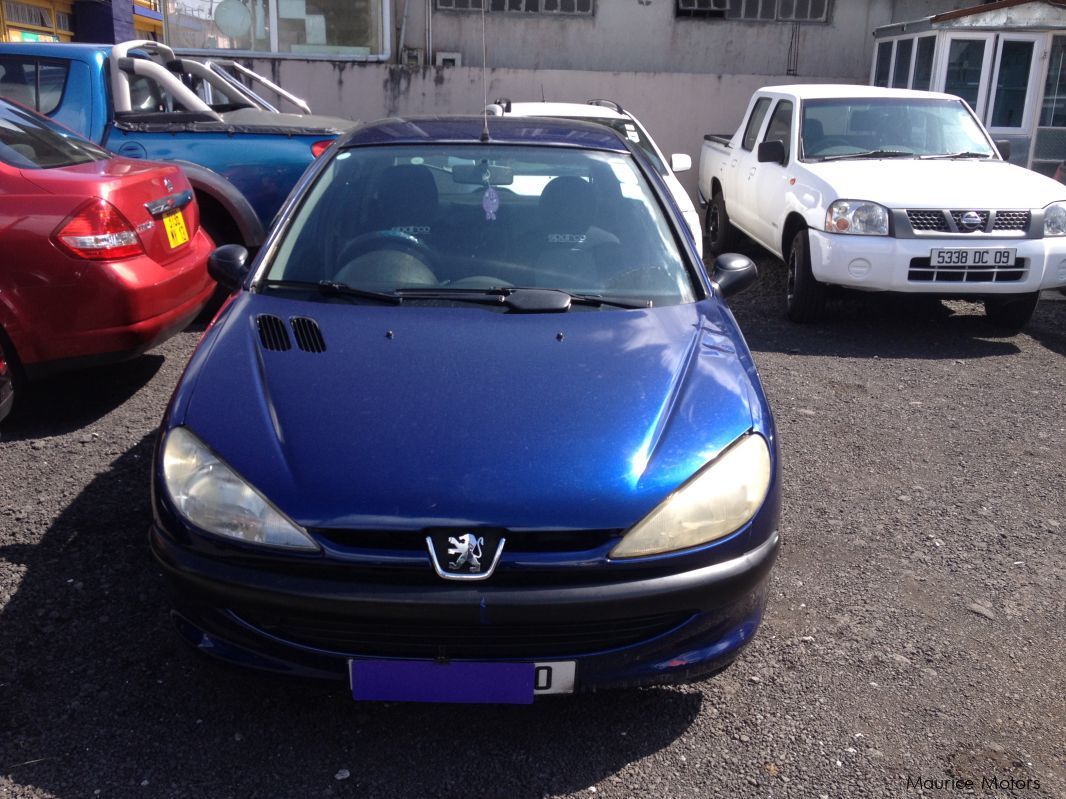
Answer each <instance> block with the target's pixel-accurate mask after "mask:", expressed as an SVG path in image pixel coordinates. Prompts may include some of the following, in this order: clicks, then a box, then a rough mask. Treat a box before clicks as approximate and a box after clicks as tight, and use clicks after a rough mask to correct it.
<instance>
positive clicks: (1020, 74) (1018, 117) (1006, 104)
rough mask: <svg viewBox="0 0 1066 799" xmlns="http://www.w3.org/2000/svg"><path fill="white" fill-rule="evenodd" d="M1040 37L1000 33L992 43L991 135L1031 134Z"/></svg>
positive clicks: (1041, 40) (1037, 80)
mask: <svg viewBox="0 0 1066 799" xmlns="http://www.w3.org/2000/svg"><path fill="white" fill-rule="evenodd" d="M1046 38H1047V37H1046V36H1044V35H1032V34H1029V35H1024V34H1008V33H1005V34H1002V35H1000V36H999V41H998V42H997V44H996V58H995V66H994V68H993V70H992V84H991V85H992V92H991V100H990V108H989V110H988V117H987V119H986V120H985V122H986V124H987V125H988V129H989V130H990V131H991V132H992V133H1026V134H1030V135H1031V134H1032V130H1033V117H1034V116H1035V115H1036V114H1035V112H1036V108H1035V100H1036V95H1037V92H1038V89H1039V78H1040V74H1039V69H1038V65H1039V56H1040V53H1041V51H1042V50H1043V49H1044V48H1043V47H1042V45H1043V44H1044V41H1045V39H1046Z"/></svg>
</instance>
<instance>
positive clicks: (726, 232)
mask: <svg viewBox="0 0 1066 799" xmlns="http://www.w3.org/2000/svg"><path fill="white" fill-rule="evenodd" d="M703 230H704V233H705V234H706V236H707V250H708V251H709V252H710V254H711V255H721V254H722V253H724V252H726V251H728V250H731V249H733V248H734V247H736V244H737V239H738V238H739V235H738V233H737V229H736V228H735V227H733V225H732V224H731V223H730V221H729V214H727V213H726V210H725V197H723V196H722V192H717V193H716V194H715V195H714V197H712V198H711V204H710V205H708V206H707V215H706V217H705V219H704V223H703Z"/></svg>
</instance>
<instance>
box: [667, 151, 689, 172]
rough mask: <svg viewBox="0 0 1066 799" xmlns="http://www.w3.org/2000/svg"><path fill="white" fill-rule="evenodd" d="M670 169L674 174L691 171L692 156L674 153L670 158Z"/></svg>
mask: <svg viewBox="0 0 1066 799" xmlns="http://www.w3.org/2000/svg"><path fill="white" fill-rule="evenodd" d="M670 169H672V170H673V171H674V172H688V171H689V170H690V169H692V156H690V155H689V154H688V153H674V154H673V155H671V156H670Z"/></svg>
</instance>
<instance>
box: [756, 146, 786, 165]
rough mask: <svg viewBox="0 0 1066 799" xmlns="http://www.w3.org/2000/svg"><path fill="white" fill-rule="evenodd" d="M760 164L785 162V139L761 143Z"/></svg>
mask: <svg viewBox="0 0 1066 799" xmlns="http://www.w3.org/2000/svg"><path fill="white" fill-rule="evenodd" d="M758 157H759V163H760V164H766V163H770V164H782V165H783V164H784V163H785V143H784V142H783V141H764V142H762V143H761V144H760V145H759V154H758Z"/></svg>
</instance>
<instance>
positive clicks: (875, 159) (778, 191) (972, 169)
mask: <svg viewBox="0 0 1066 799" xmlns="http://www.w3.org/2000/svg"><path fill="white" fill-rule="evenodd" d="M1004 145H1005V143H1003V144H1002V145H1001V146H999V147H998V148H997V144H996V143H995V142H993V140H992V138H991V136H990V135H989V133H988V131H987V130H985V128H984V127H983V126H982V125H981V123H980V121H979V120H978V119H977V117H976V116H975V115H974V114H973V112H972V110H971V109H970V108H969V106H967V105H966V103H964V102H963V101H962V100H960V99H959V98H958V97H954V96H952V95H947V94H938V93H933V92H916V91H907V90H903V89H880V88H874V87H866V86H825V85H797V86H771V87H768V88H765V89H761V90H759V91H757V92H756V93H755V95H754V96H753V97H752V99H751V103H750V104H749V106H748V111H747V113H746V114H745V116H744V121H743V122H742V123H741V126H740V128H739V129H738V130H737V131H736V132H735V133H734V134H732V135H731V136H714V135H708V136H706V137H705V141H704V144H703V150H702V153H701V156H700V168H699V188H700V195H701V197H702V198H703V199H704V200H705V202H706V204H707V206H708V207H707V215H706V232H707V238H708V247H709V249H710V251H711V252H712V253H717V252H722V251H724V250H727V249H729V248H730V247H732V246H733V244H734V242H735V240H736V234H737V233H738V232H743V233H745V234H747V235H748V236H750V237H751V238H752V239H753V240H754V241H755V242H757V243H758V244H760V245H762V246H763V247H765V248H766V249H767V250H769V251H770V252H772V253H773V254H774V255H777V256H779V257H781V258H783V259H784V260H785V262H786V264H787V266H788V282H787V286H788V288H787V302H788V314H789V316H790V317H791V318H792V319H794V320H795V321H799V322H813V321H816V320H817V319H819V318H820V317H821V316H822V313H823V312H824V309H825V302H826V289H827V287H829V286H847V287H850V288H855V289H862V290H867V291H896V292H906V293H922V294H933V295H936V296H943V297H963V298H968V299H977V300H983V301H984V305H985V310H986V313H987V315H988V318H989V320H990V321H991V322H993V323H994V324H996V325H998V326H999V327H1001V328H1003V329H1005V330H1008V331H1017V330H1019V329H1021V328H1022V327H1023V326H1024V325H1025V324H1026V323H1027V322H1028V321H1029V318H1030V317H1031V316H1032V313H1033V311H1034V309H1035V308H1036V304H1037V300H1038V298H1039V294H1040V291H1041V289H1049V288H1057V287H1061V286H1066V190H1064V188H1063V185H1062V184H1061V183H1059V182H1057V181H1054V180H1052V179H1050V178H1047V177H1045V176H1043V175H1040V174H1038V173H1036V172H1032V171H1030V170H1027V169H1022V168H1021V167H1017V166H1013V165H1011V164H1009V163H1007V162H1006V161H1005V160H1004V158H1005V157H1008V156H1009V152H1008V151H1007V150H1006V148H1005V146H1004Z"/></svg>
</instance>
